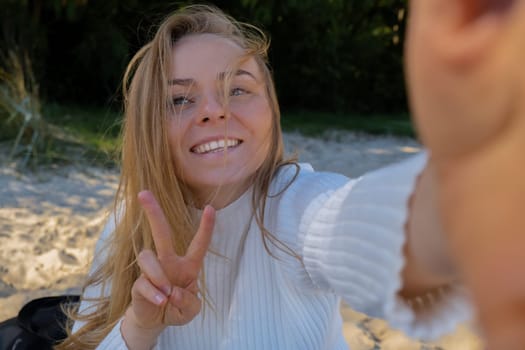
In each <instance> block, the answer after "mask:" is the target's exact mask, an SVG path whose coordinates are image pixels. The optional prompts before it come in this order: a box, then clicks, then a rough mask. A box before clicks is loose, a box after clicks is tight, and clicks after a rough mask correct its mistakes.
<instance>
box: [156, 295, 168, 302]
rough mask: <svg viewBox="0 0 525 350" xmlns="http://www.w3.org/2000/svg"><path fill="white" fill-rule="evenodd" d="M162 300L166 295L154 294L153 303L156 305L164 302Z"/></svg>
mask: <svg viewBox="0 0 525 350" xmlns="http://www.w3.org/2000/svg"><path fill="white" fill-rule="evenodd" d="M164 300H166V297H165V296H164V295H160V294H156V295H155V303H156V304H157V305H161V304H162V303H163V302H164Z"/></svg>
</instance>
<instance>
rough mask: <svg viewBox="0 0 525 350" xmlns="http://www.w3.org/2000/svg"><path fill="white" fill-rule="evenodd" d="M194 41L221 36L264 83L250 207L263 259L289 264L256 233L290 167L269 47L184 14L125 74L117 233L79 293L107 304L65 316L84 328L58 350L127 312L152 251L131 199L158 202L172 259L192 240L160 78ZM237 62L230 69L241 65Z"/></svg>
mask: <svg viewBox="0 0 525 350" xmlns="http://www.w3.org/2000/svg"><path fill="white" fill-rule="evenodd" d="M200 33H208V34H216V35H220V36H222V37H225V38H228V39H229V40H231V41H233V42H234V43H236V44H237V45H239V46H240V47H241V48H242V49H243V50H244V52H245V56H243V57H244V58H249V57H253V58H254V59H255V60H256V62H257V64H258V66H259V69H260V71H261V73H262V75H263V77H264V81H265V85H266V93H267V97H268V99H269V104H270V107H271V110H272V128H271V135H270V138H271V140H270V148H269V152H268V155H267V157H266V158H265V160H264V162H263V164H262V165H261V167H260V168H259V169H258V170H257V172H256V173H255V174H254V176H253V184H254V186H253V187H254V191H253V197H252V205H253V210H254V215H255V218H256V221H257V224H258V226H259V227H260V229H261V232H262V234H263V237H264V242H265V248H266V249H267V250H268V252H269V253H270V254H272V255H273V253H272V252H271V251H270V248H269V245H268V242H271V243H273V244H274V245H276V246H277V247H278V248H279V249H281V250H284V251H287V252H288V253H289V254H291V255H294V256H296V255H295V253H294V252H293V251H291V250H290V249H288V248H287V246H286V245H284V244H283V243H281V242H280V241H279V240H277V239H276V238H275V236H274V235H273V234H272V233H270V232H268V230H266V229H265V227H264V225H263V223H264V216H265V212H264V207H265V202H266V198H267V196H268V191H269V186H270V183H271V181H272V178H273V177H274V175H275V174H276V172H277V170H278V169H279V167H281V166H282V165H284V164H291V163H293V164H295V162H294V161H292V160H288V161H287V160H284V158H283V141H282V133H281V127H280V111H279V106H278V102H277V97H276V93H275V88H274V84H273V79H272V76H271V72H270V70H269V68H268V66H267V50H268V46H269V42H268V40H267V38H266V37H265V35H264V34H263V33H262V32H261V31H260V30H259V29H257V28H255V27H253V26H251V25H247V24H242V23H238V22H236V21H235V20H233V19H232V18H230V17H228V16H226V15H225V14H224V13H222V12H221V11H220V10H218V9H216V8H213V7H209V6H203V5H197V6H190V7H186V8H184V9H182V10H179V11H177V12H175V13H173V14H171V15H170V16H168V17H167V18H166V19H165V20H164V21H163V22H162V23H161V25H160V26H159V28H158V30H157V32H156V34H155V36H154V38H153V40H151V41H150V42H149V43H148V44H146V45H145V46H144V47H143V48H142V49H141V50H140V51H139V52H138V53H137V54H136V55H135V56H134V57H133V58H132V60H131V62H130V63H129V65H128V67H127V69H126V72H125V76H124V79H123V91H124V105H125V115H124V125H123V137H122V152H121V176H120V183H119V187H118V191H117V195H116V196H115V201H114V208H113V210H114V212H115V213H118V214H117V215H115V217H116V218H115V221H116V222H115V225H116V229H115V232H114V234H113V235H112V239H111V241H110V242H109V246H108V247H107V248H108V249H107V251H106V252H105V253H106V254H107V255H105V256H103V257H102V258H103V259H104V260H103V263H102V264H101V265H100V266H99V267H98V269H97V270H96V271H94V272H93V273H92V274H91V275H90V276H89V279H88V281H87V282H86V286H88V285H99V286H101V287H102V289H103V290H104V289H105V288H108V289H109V290H110V291H111V294H110V295H111V297H109V296H106V297H100V298H97V299H94V300H86V301H87V302H90V303H92V307H90V309H89V310H87V311H84V312H83V314H82V315H79V314H76V313H74V312H72V314H71V317H72V319H74V320H78V321H81V322H82V323H83V326H82V327H81V328H80V329H79V330H78V331H77V332H76V333H75V334H74V335H72V334H70V335H69V337H68V338H67V340H66V341H65V342H63V343H62V344H61V345H59V346H58V347H57V349H94V348H95V347H96V346H97V345H98V344H99V343H100V342H101V341H102V340H103V338H104V337H105V336H106V335H107V334H108V333H109V332H110V331H111V329H112V328H113V327H114V326H115V325H116V323H117V322H118V321H119V319H120V318H121V317H122V316H123V314H124V312H125V311H126V309H127V308H128V306H129V305H130V302H131V292H130V291H131V289H132V285H133V283H134V281H135V280H136V279H137V278H138V277H139V275H140V269H139V266H138V264H137V260H136V258H137V255H138V253H139V252H140V251H141V250H143V249H154V243H153V238H152V235H151V231H150V226H149V224H148V221H147V219H146V217H145V214H144V212H143V210H142V209H141V206H140V204H139V203H138V200H137V194H138V192H140V191H141V190H143V189H149V190H150V191H151V192H152V193H153V194H154V196H155V197H156V198H157V200H158V202H159V204H160V205H161V207H162V208H163V210H164V212H165V213H166V218H167V219H168V221H169V224H170V226H171V229H172V232H173V240H172V241H173V245H174V249H175V251H176V252H177V254H184V253H185V251H186V249H187V247H188V245H189V242H190V241H191V239H192V235H193V233H194V232H195V230H196V226H197V224H196V222H197V221H196V218H194V217H192V215H191V211H190V210H189V208H188V206H189V204H190V203H192V199H191V195H190V192H189V190H188V189H187V188H186V187H185V186H184V183H183V181H181V179H180V177H178V176H175V174H177V171H176V169H175V167H176V164H174V162H173V159H174V157H173V156H174V155H173V154H172V152H173V150H172V149H170V145H169V142H168V130H169V125H168V124H169V115H170V113H171V114H172V113H173V109H172V106H171V105H170V103H168V102H167V101H170V91H169V86H168V85H169V84H168V79H167V77H168V76H169V73H170V63H171V62H172V56H173V47H174V45H175V43H176V42H177V41H178V40H179V39H181V38H182V37H184V36H186V35H189V34H200ZM242 59H243V58H242V57H241V58H240V60H239V62H237V64H240V63H242V62H241V61H242ZM225 83H226V84H227V79H226V82H225ZM117 217H118V219H117ZM201 282H202V281H201ZM201 287H202V286H201Z"/></svg>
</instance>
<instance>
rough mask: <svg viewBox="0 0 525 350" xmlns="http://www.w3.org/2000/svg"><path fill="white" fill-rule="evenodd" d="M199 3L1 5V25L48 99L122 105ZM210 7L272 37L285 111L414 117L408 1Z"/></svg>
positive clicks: (110, 0)
mask: <svg viewBox="0 0 525 350" xmlns="http://www.w3.org/2000/svg"><path fill="white" fill-rule="evenodd" d="M195 2H196V1H165V0H150V1H139V0H32V1H29V0H0V3H2V4H1V5H2V12H1V13H0V23H1V25H2V27H4V28H3V30H4V31H5V27H6V26H9V27H10V28H11V29H10V32H11V33H15V34H16V33H18V34H16V35H14V36H15V37H20V38H22V39H21V40H18V39H17V40H18V42H20V43H21V45H22V47H24V48H26V50H27V52H29V54H30V57H31V58H32V61H33V64H34V70H35V76H36V80H37V81H38V82H39V86H40V93H41V95H42V98H43V99H44V100H46V101H59V102H60V103H73V104H84V105H99V106H100V105H107V104H108V102H109V103H110V104H113V106H118V105H120V101H119V98H118V97H116V96H120V92H119V87H120V79H121V77H122V74H123V70H124V68H125V65H126V63H127V61H128V60H129V59H130V57H131V56H132V55H133V54H134V53H135V52H136V51H137V50H138V49H139V48H140V47H141V46H142V45H143V44H145V43H146V42H147V41H148V40H149V39H150V38H151V36H152V34H153V32H154V29H155V25H156V24H157V23H158V22H159V21H160V20H161V19H162V18H163V17H164V16H165V15H167V14H168V13H169V12H171V11H172V10H175V9H177V8H178V7H179V6H182V5H187V4H190V3H195ZM211 2H212V3H214V4H216V5H217V6H219V7H220V8H222V9H224V10H225V11H226V12H228V13H230V14H231V15H233V16H234V17H235V18H237V19H239V20H242V21H246V22H250V23H254V24H256V25H258V26H261V27H262V28H263V29H264V30H265V31H266V32H268V34H269V35H270V37H271V40H272V47H271V49H270V61H271V62H270V63H271V65H272V66H273V70H274V77H275V80H276V86H277V89H278V94H279V98H280V101H281V105H282V106H283V108H284V109H288V110H289V109H294V110H298V109H300V110H312V111H320V112H323V111H325V112H337V113H351V114H352V115H362V116H363V117H362V118H368V116H367V115H369V114H374V113H398V112H406V110H407V106H406V97H405V88H404V82H403V70H402V47H403V41H404V36H403V32H404V27H405V22H406V18H405V17H406V16H405V12H406V0H215V1H211ZM13 28H15V29H13ZM10 36H11V37H12V36H13V35H10ZM0 44H1V45H2V46H4V45H5V41H4V42H3V41H1V40H0ZM9 46H10V45H5V47H9Z"/></svg>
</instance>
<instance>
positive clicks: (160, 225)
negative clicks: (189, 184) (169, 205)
mask: <svg viewBox="0 0 525 350" xmlns="http://www.w3.org/2000/svg"><path fill="white" fill-rule="evenodd" d="M138 199H139V202H140V204H141V205H142V207H143V208H144V211H145V213H146V216H147V218H148V221H149V224H150V227H151V232H152V235H153V240H154V242H155V248H156V254H155V252H153V251H151V250H143V251H142V252H141V253H140V254H139V256H138V264H139V266H140V268H141V270H142V274H141V275H140V277H139V278H138V279H137V280H136V281H135V283H134V284H133V288H132V291H131V295H132V304H131V306H130V309H129V310H128V312H129V313H128V314H129V315H130V317H131V318H132V319H133V321H134V322H135V325H136V326H137V327H139V328H141V329H144V330H159V333H160V331H161V330H162V329H164V328H165V327H166V326H169V325H183V324H186V323H188V322H190V321H191V320H192V319H193V318H194V317H195V316H196V315H197V314H198V313H199V312H200V310H201V300H200V299H199V297H198V296H197V293H198V285H197V282H198V278H199V273H200V270H201V268H202V265H203V261H204V256H205V255H206V252H207V250H208V246H209V244H210V241H211V235H212V232H213V227H214V223H215V210H214V209H213V208H212V207H211V206H206V207H205V208H204V212H203V214H202V217H201V221H200V225H199V228H198V230H197V233H196V234H195V236H194V238H193V240H192V241H191V243H190V246H189V248H188V251H187V253H186V255H184V256H179V255H177V254H176V253H175V250H174V249H173V245H172V241H171V240H172V238H171V236H172V234H171V229H170V226H169V224H168V221H167V220H166V217H165V215H164V213H163V211H162V208H161V207H160V206H159V204H158V202H157V201H156V199H155V197H154V196H153V194H152V193H151V192H149V191H142V192H140V193H139V195H138ZM128 314H127V315H126V316H128Z"/></svg>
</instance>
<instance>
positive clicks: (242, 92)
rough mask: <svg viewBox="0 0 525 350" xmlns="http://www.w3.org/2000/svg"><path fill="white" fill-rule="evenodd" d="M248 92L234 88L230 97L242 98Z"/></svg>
mask: <svg viewBox="0 0 525 350" xmlns="http://www.w3.org/2000/svg"><path fill="white" fill-rule="evenodd" d="M247 93H248V91H247V90H245V89H242V88H233V89H231V91H230V96H240V95H245V94H247Z"/></svg>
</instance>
